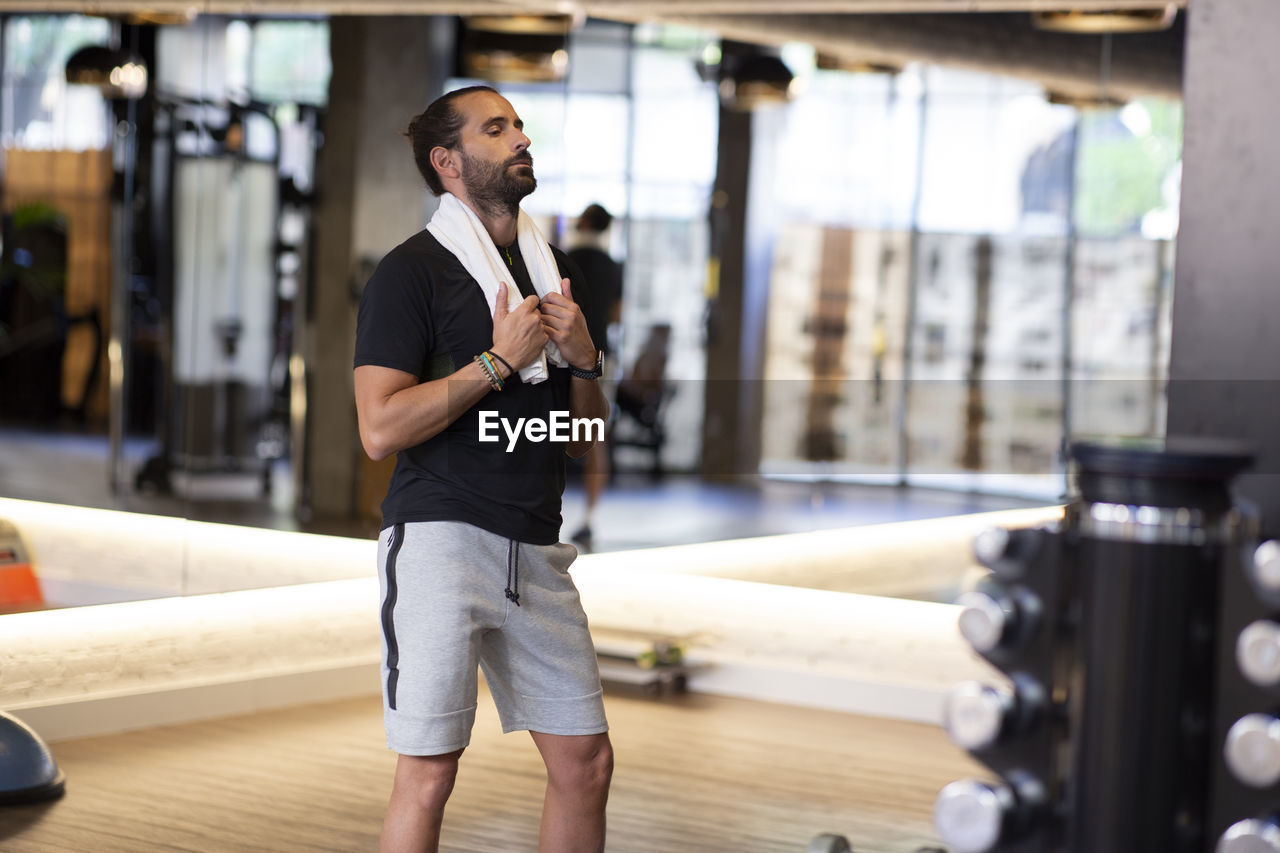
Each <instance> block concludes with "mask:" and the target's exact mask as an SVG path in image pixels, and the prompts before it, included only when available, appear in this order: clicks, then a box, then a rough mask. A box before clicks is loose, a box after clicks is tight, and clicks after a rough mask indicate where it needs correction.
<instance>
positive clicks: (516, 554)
mask: <svg viewBox="0 0 1280 853" xmlns="http://www.w3.org/2000/svg"><path fill="white" fill-rule="evenodd" d="M506 596H507V601H512V602H515V605H516V607H519V606H520V543H519V542H517V541H516V540H514V539H509V540H507V590H506Z"/></svg>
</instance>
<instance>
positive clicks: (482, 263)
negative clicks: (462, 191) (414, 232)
mask: <svg viewBox="0 0 1280 853" xmlns="http://www.w3.org/2000/svg"><path fill="white" fill-rule="evenodd" d="M427 230H428V231H430V232H431V233H432V235H433V236H434V237H435V238H436V239H437V240H439V241H440V245H442V246H444V247H445V248H446V249H448V250H449V251H450V252H452V253H453V256H454V257H455V258H457V259H458V260H459V261H461V262H462V266H463V267H465V268H466V270H467V272H468V273H470V274H471V277H472V278H474V279H475V280H476V283H477V284H479V285H480V289H481V290H482V291H484V298H485V301H487V302H488V303H489V314H490V315H492V314H493V312H494V311H495V310H497V301H498V283H499V282H502V281H505V282H506V283H507V309H508V310H514V309H515V307H516V306H517V305H519V304H520V303H521V302H522V301H523V300H524V296H523V295H521V293H520V286H519V285H518V284H516V282H515V278H514V276H512V274H511V270H509V269H508V268H507V265H506V264H504V263H503V262H502V258H501V257H499V256H498V247H497V246H495V245H494V244H493V239H492V238H491V237H490V236H489V232H488V231H486V230H485V229H484V223H483V222H481V221H480V217H478V216H476V214H475V211H474V210H472V209H471V208H469V207H467V206H466V205H465V204H463V203H462V202H461V201H459V200H458V197H457V196H455V195H454V194H453V193H445V194H444V195H442V196H440V207H439V208H438V209H437V210H436V212H435V214H434V215H433V216H432V217H431V221H430V222H428V223H427ZM516 240H517V242H518V244H519V246H520V255H521V256H522V257H523V258H524V265H525V267H526V268H527V269H528V270H529V278H530V279H532V280H533V289H534V290H536V291H537V292H538V298H539V299H541V298H542V297H544V296H546V295H547V294H548V293H553V292H554V293H559V292H560V268H559V267H558V266H556V259H555V256H554V255H552V254H551V247H550V246H548V245H547V241H546V240H545V239H544V238H543V236H542V232H540V231H539V230H538V226H537V225H535V224H534V221H533V219H532V218H531V217H530V216H529V215H528V214H526V213H525V212H524V211H523V210H521V211H520V215H519V217H518V218H517V219H516ZM547 362H551V363H552V364H554V365H556V366H557V367H565V366H566V364H567V363H566V362H565V360H564V356H562V355H560V350H559V348H557V347H556V345H555V344H553V343H552V342H551V341H547V346H546V348H545V349H543V351H542V355H541V356H539V358H538V360H537V361H535V362H534V363H533V364H530V365H528V366H527V367H522V368H520V378H521V379H522V380H523V381H525V382H528V383H529V384H531V385H536V384H537V383H539V382H542V381H543V380H545V379H546V378H547V375H548V369H547Z"/></svg>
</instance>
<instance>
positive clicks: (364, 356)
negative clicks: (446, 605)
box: [355, 229, 587, 545]
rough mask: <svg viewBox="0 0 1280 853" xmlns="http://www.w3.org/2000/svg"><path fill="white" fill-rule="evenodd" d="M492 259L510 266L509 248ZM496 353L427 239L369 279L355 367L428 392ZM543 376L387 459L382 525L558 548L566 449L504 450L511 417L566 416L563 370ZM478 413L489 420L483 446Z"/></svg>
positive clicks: (427, 235)
mask: <svg viewBox="0 0 1280 853" xmlns="http://www.w3.org/2000/svg"><path fill="white" fill-rule="evenodd" d="M509 249H510V256H509V263H510V262H513V263H511V268H512V271H513V273H514V276H513V277H514V278H515V279H516V283H517V284H518V285H519V286H520V291H521V292H522V293H524V294H531V293H533V292H534V290H533V285H532V283H531V282H530V281H529V274H528V271H527V270H526V269H525V266H524V261H523V259H522V258H521V257H520V255H519V252H518V251H517V250H516V247H514V246H512V247H509ZM552 252H553V254H554V255H555V259H556V264H557V265H558V266H559V268H560V274H561V276H562V277H564V278H568V279H569V281H570V284H571V286H572V292H573V296H574V298H575V299H578V301H579V304H582V305H583V307H584V311H585V302H584V301H583V299H582V298H581V297H580V296H579V294H582V296H583V297H585V296H586V295H587V291H586V288H585V286H584V283H583V278H582V273H581V272H580V271H579V270H578V268H577V265H576V264H574V263H572V262H571V261H569V260H568V258H567V257H565V255H564V253H562V252H560V251H559V250H558V249H555V248H553V249H552ZM499 254H500V255H502V256H503V257H504V259H506V258H508V255H507V253H506V250H504V249H501V248H500V249H499ZM491 346H493V316H492V314H491V313H490V312H489V305H488V303H487V302H486V301H485V298H484V292H483V291H481V289H480V286H479V285H478V284H476V281H475V279H473V278H472V277H471V276H470V274H468V273H467V271H466V269H465V268H464V267H463V266H462V264H461V263H460V262H459V261H458V259H457V258H456V257H454V256H453V254H452V253H451V252H449V250H447V249H445V248H444V247H443V246H442V245H440V242H439V241H438V240H436V238H435V237H433V236H432V235H431V232H429V231H426V230H425V229H424V230H422V231H420V232H418V233H417V234H415V235H414V236H413V237H410V238H409V239H408V240H406V241H405V242H403V243H401V244H400V245H399V246H397V247H396V248H394V249H392V250H391V251H390V252H389V253H388V254H387V256H386V257H385V258H383V259H382V262H381V263H380V264H379V265H378V268H377V270H375V271H374V273H373V276H372V278H370V279H369V283H368V285H367V286H366V287H365V289H364V295H363V296H362V297H361V300H360V313H359V317H358V319H357V321H356V351H355V366H356V367H360V366H361V365H377V366H379V367H390V368H394V369H395V370H402V371H404V372H405V373H410V374H412V375H414V376H416V377H417V378H418V380H419V381H420V382H427V381H431V380H433V379H439V378H442V377H445V376H448V375H450V374H451V373H453V372H454V371H456V370H459V369H461V368H462V367H464V366H466V365H467V364H469V363H470V362H471V361H472V359H473V358H474V357H475V356H476V355H477V354H479V353H481V352H484V351H485V350H487V349H489V348H490V347H491ZM549 367H550V374H551V375H550V377H549V378H548V379H547V380H546V381H544V382H540V383H538V384H536V385H529V384H526V383H524V382H522V381H520V377H519V376H518V375H514V374H513V375H512V376H511V377H509V378H508V379H507V380H506V387H505V388H504V389H503V390H502V391H492V392H490V393H488V394H486V395H485V396H484V397H483V398H482V399H481V400H480V402H479V403H477V404H476V405H474V406H472V407H471V408H470V409H468V410H467V411H466V412H464V413H463V414H462V416H461V417H459V418H458V419H457V420H456V421H454V422H453V423H452V424H450V425H449V426H448V427H446V428H445V429H444V430H443V431H442V432H440V433H439V434H438V435H436V436H434V437H433V438H430V439H428V440H427V441H424V442H423V443H422V444H419V445H415V446H414V447H410V448H406V449H405V450H402V451H400V452H399V453H398V454H397V455H396V467H395V472H394V473H393V474H392V476H391V485H390V487H389V488H388V489H387V496H386V499H385V500H383V502H382V525H383V527H387V526H389V525H392V524H398V523H401V522H415V521H463V522H466V523H468V524H474V525H476V526H477V527H480V528H482V529H484V530H488V531H490V532H491V533H496V534H498V535H499V536H504V537H506V538H509V539H515V540H517V541H520V542H528V543H531V544H535V545H551V544H554V543H555V542H557V541H558V540H559V538H560V523H561V517H560V498H561V495H562V493H563V492H564V442H553V441H550V440H549V439H544V440H542V441H531V440H529V439H528V438H526V437H525V434H524V433H523V432H521V435H520V437H519V438H518V439H516V441H515V442H514V445H513V447H512V449H511V451H510V452H508V451H507V448H508V446H509V444H510V440H509V438H508V435H507V432H506V431H505V429H504V427H502V426H501V425H500V424H501V423H502V420H499V419H504V420H505V422H506V423H507V424H509V425H511V426H513V427H514V425H515V424H516V423H517V422H518V421H517V419H519V418H526V419H528V418H538V419H542V420H544V421H545V420H549V418H550V414H551V412H553V411H563V412H568V410H569V371H568V369H566V368H562V367H555V366H551V365H549ZM481 412H493V413H495V415H494V416H490V417H489V419H488V420H489V423H490V424H492V426H491V428H490V431H489V434H490V435H491V436H492V435H496V436H497V437H498V440H497V441H496V442H481V441H480V428H481V422H480V416H481Z"/></svg>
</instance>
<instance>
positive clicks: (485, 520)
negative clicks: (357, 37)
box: [355, 87, 613, 853]
mask: <svg viewBox="0 0 1280 853" xmlns="http://www.w3.org/2000/svg"><path fill="white" fill-rule="evenodd" d="M523 126H524V125H523V122H522V121H521V120H520V118H519V117H518V116H517V115H516V113H515V110H514V109H513V108H512V106H511V104H510V103H508V102H507V100H506V99H505V98H503V97H502V96H501V95H499V94H498V93H497V92H496V91H494V90H493V89H490V88H488V87H472V88H468V89H462V90H459V91H456V92H452V93H449V94H447V95H445V96H443V97H441V98H439V99H437V100H436V101H435V102H434V103H432V104H431V106H429V107H428V108H427V109H426V111H425V112H423V113H422V114H421V115H419V116H417V117H415V118H414V119H413V121H412V122H411V124H410V126H409V131H408V134H407V135H408V136H409V139H410V141H411V143H412V147H413V153H414V159H415V161H416V162H417V165H418V169H419V171H421V172H422V175H423V178H424V179H425V180H426V182H427V185H428V187H429V188H430V189H431V191H432V192H433V193H434V194H435V195H437V196H440V197H441V202H440V209H439V210H438V211H437V213H436V214H435V215H434V216H433V217H432V220H431V222H430V223H429V224H428V227H427V229H426V230H424V231H421V232H419V233H418V234H416V235H414V236H413V237H411V238H409V239H408V240H406V241H405V242H404V243H402V244H401V245H400V246H398V247H396V248H395V249H393V250H392V251H391V252H390V253H389V254H388V255H387V257H385V258H384V259H383V260H382V262H381V263H380V264H379V266H378V269H377V270H376V271H375V273H374V274H373V277H372V278H371V279H370V280H369V283H368V285H367V287H366V288H365V292H364V296H363V298H362V300H361V305H360V315H359V320H358V323H357V332H356V356H355V364H356V367H355V397H356V410H357V414H358V417H359V425H360V439H361V442H362V443H363V445H364V448H365V451H366V452H367V453H368V454H369V455H370V456H371V457H373V458H374V459H381V458H384V457H386V456H389V455H390V454H392V453H396V454H397V459H396V468H395V472H394V474H393V475H392V480H391V485H390V487H389V489H388V491H387V497H386V499H385V500H384V501H383V504H382V514H383V529H382V532H381V534H380V537H379V555H378V564H379V565H378V570H379V577H380V581H381V588H382V593H383V598H382V630H383V666H382V672H383V699H384V706H385V707H384V720H385V724H386V731H387V744H388V746H389V747H390V748H391V749H393V750H394V751H396V752H397V753H399V759H398V763H397V765H396V774H395V782H394V786H393V790H392V793H391V800H390V803H389V805H388V807H387V814H386V818H385V821H384V823H383V830H382V841H381V846H380V850H381V851H383V853H390V852H391V851H414V853H420V851H435V850H437V849H438V845H439V837H440V826H441V820H442V817H443V813H444V806H445V802H446V801H447V800H448V797H449V794H450V792H451V791H452V789H453V784H454V779H455V777H456V774H457V769H458V760H459V758H460V756H461V755H462V752H463V750H464V749H465V747H466V746H467V744H468V743H469V740H470V732H471V726H472V723H473V721H474V717H475V705H476V695H477V681H476V668H477V665H479V666H480V667H481V668H483V670H484V673H485V681H486V683H487V684H488V686H489V690H490V693H491V694H492V695H493V698H494V702H495V704H496V705H497V708H498V712H499V716H500V718H501V720H502V726H503V729H504V731H515V730H527V731H529V732H530V734H531V736H532V737H533V741H534V743H535V744H536V745H537V748H538V750H539V752H540V753H541V755H542V758H543V761H544V762H545V764H546V769H547V788H546V795H545V799H544V802H543V812H542V823H541V828H540V833H539V846H540V849H542V850H544V851H555V853H562V851H599V850H603V849H604V834H605V803H606V800H607V798H608V791H609V781H610V777H611V774H612V768H613V751H612V747H611V745H610V743H609V737H608V734H607V731H608V725H607V723H606V721H605V716H604V706H603V701H602V692H601V689H600V676H599V671H598V669H597V665H596V658H595V651H594V646H593V645H592V642H591V636H590V634H589V633H588V631H587V623H586V617H585V615H584V614H583V612H582V606H581V604H580V602H579V599H578V593H577V590H576V588H575V587H574V585H573V581H572V580H571V579H570V578H569V575H568V573H567V569H568V567H569V564H570V563H572V562H573V559H574V557H575V556H576V553H577V552H576V551H575V550H574V548H573V546H572V545H567V544H561V543H559V541H558V540H559V531H560V522H561V518H560V499H561V494H562V492H563V489H564V457H563V455H562V454H563V453H568V454H570V455H571V456H579V455H581V454H582V453H584V452H586V450H588V449H589V448H590V446H591V440H590V438H589V437H587V435H586V434H575V435H574V436H572V439H573V440H569V441H550V440H543V438H545V437H546V436H545V430H544V431H543V433H542V434H538V433H536V432H535V431H534V430H533V429H532V428H529V429H527V430H525V432H524V433H523V435H521V434H520V430H519V427H518V426H517V427H516V429H514V430H511V431H510V432H504V430H509V429H510V427H511V425H512V424H517V425H518V424H520V423H522V422H521V421H520V419H522V418H523V419H524V421H523V423H530V422H531V420H534V419H536V420H540V421H541V422H542V423H543V424H544V426H545V424H546V423H547V422H548V420H549V419H550V420H551V422H552V423H554V420H553V417H554V416H555V415H556V414H557V413H559V414H562V415H563V414H564V413H565V412H567V413H568V415H569V417H570V418H572V419H598V420H599V421H600V422H601V423H603V420H604V419H605V418H606V416H607V414H608V404H607V403H606V401H605V399H604V396H603V394H602V393H601V391H600V388H599V382H598V378H599V375H600V369H599V364H600V355H599V353H598V351H597V350H596V348H595V345H594V344H593V342H592V340H591V336H590V334H589V333H588V331H587V326H586V322H585V320H584V318H583V312H582V310H581V309H580V308H579V307H578V305H577V303H576V302H575V301H574V300H575V297H577V298H581V297H582V296H585V295H586V286H585V282H584V281H583V280H582V278H581V274H580V272H579V271H578V270H577V269H576V267H575V266H574V265H572V264H571V263H569V262H568V261H567V260H566V258H565V257H564V255H563V254H561V253H560V252H558V251H555V250H552V249H550V248H549V247H548V246H547V244H546V241H545V240H543V239H542V238H541V235H540V234H538V233H537V228H536V227H535V226H534V225H533V223H532V220H531V219H529V217H528V216H527V215H525V214H524V213H523V212H521V211H520V207H519V205H520V201H521V199H523V198H524V197H525V196H526V195H528V194H529V193H531V192H533V190H534V188H535V187H536V186H537V181H536V179H535V178H534V175H533V159H532V157H531V156H530V154H529V138H528V137H526V136H525V135H524V133H523V130H522V128H523ZM516 288H518V290H516ZM539 296H541V298H539ZM497 423H502V424H504V425H505V426H504V428H503V429H497V430H496V432H497V435H496V436H495V435H494V434H493V433H494V431H495V430H494V429H493V427H494V425H495V424H497ZM551 437H552V438H555V436H554V435H553V436H551Z"/></svg>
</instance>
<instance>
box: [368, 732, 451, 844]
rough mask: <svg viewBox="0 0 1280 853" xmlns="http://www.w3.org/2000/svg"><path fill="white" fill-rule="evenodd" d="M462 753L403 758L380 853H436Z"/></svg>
mask: <svg viewBox="0 0 1280 853" xmlns="http://www.w3.org/2000/svg"><path fill="white" fill-rule="evenodd" d="M461 756H462V750H458V751H457V752H450V753H447V754H445V755H402V756H400V760H399V761H398V762H396V778H395V784H394V785H393V786H392V788H391V801H390V802H389V803H388V804H387V816H386V818H385V819H384V820H383V822H382V839H381V841H380V842H379V843H378V853H436V851H437V850H439V849H440V823H441V821H442V820H443V819H444V804H445V803H446V802H448V800H449V794H450V793H452V792H453V782H454V780H455V779H456V778H457V775H458V759H459V758H460V757H461Z"/></svg>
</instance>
